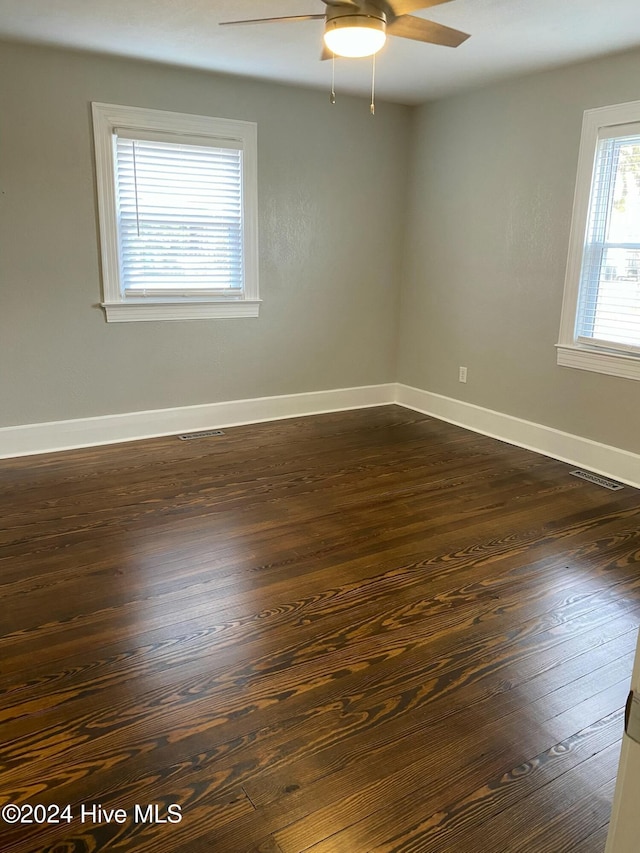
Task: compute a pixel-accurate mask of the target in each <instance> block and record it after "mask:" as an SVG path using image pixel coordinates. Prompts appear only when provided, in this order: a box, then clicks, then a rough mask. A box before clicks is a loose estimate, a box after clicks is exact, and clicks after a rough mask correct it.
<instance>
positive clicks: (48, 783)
mask: <svg viewBox="0 0 640 853" xmlns="http://www.w3.org/2000/svg"><path fill="white" fill-rule="evenodd" d="M570 470H571V469H570V466H567V465H564V464H562V463H560V462H555V461H553V460H550V459H547V458H545V457H543V456H538V455H536V454H534V453H530V452H527V451H525V450H520V449H518V448H515V447H511V446H509V445H506V444H502V443H500V442H497V441H494V440H492V439H489V438H484V437H482V436H477V435H474V434H472V433H469V432H466V431H464V430H462V429H459V428H457V427H454V426H450V425H447V424H444V423H441V422H439V421H436V420H432V419H429V418H427V417H423V416H422V415H418V414H415V413H412V412H409V411H407V410H404V409H402V408H399V407H394V406H386V407H381V408H376V409H369V410H363V411H355V412H345V413H340V414H331V415H322V416H318V417H313V418H301V419H295V420H288V421H281V422H277V423H272V424H261V425H254V426H247V427H237V428H234V429H229V430H227V432H226V434H225V435H224V436H222V437H219V438H211V439H201V440H197V441H192V442H181V441H179V440H177V438H163V439H155V440H151V441H145V442H138V443H131V444H123V445H114V446H111V447H103V448H97V449H91V450H79V451H72V452H67V453H61V454H50V455H46V456H38V457H30V458H24V459H17V460H9V461H4V462H1V463H0V512H1V516H2V519H3V524H2V531H1V533H0V537H1V538H0V595H1V608H2V609H1V611H0V620H1V631H0V633H1V634H2V638H1V639H0V726H1V728H0V731H1V738H0V741H1V747H0V749H1V755H0V806H4V805H6V804H10V803H12V804H16V805H18V806H21V807H23V808H22V810H21V816H22V817H29V815H30V813H31V812H30V810H29V808H24V806H27V807H28V806H35V805H36V804H41V805H43V806H45V807H46V808H45V809H44V810H42V809H36V810H35V811H33V815H32V819H34V820H35V821H36V822H34V823H23V824H15V825H11V824H10V823H8V822H7V821H4V822H2V821H1V820H0V838H1V841H0V851H2V853H93V851H102V850H110V851H136V853H160V852H161V853H204V851H213V853H301V851H307V850H310V851H312V853H428V851H434V853H436V851H437V853H454V851H455V853H477V851H479V850H481V851H483V853H506V851H508V853H515V852H516V851H529V853H531V851H533V853H570V851H581V853H602V850H603V848H604V841H605V837H606V827H607V822H608V820H609V812H610V805H611V798H612V792H613V785H614V779H615V774H616V769H617V760H618V752H619V747H620V738H621V734H622V708H623V705H624V701H625V698H626V695H627V691H628V687H629V679H630V674H631V666H632V657H633V652H634V649H635V645H636V636H637V628H638V625H639V623H640V571H639V555H640V524H639V521H640V493H639V492H637V491H635V490H633V489H631V488H628V487H627V488H625V489H624V490H622V491H619V492H612V491H607V490H606V489H603V488H600V487H598V486H595V485H592V484H590V483H587V482H583V481H581V480H578V479H576V478H574V477H571V476H569V471H570ZM67 804H69V805H70V806H71V808H70V810H69V811H68V812H67V813H66V814H63V815H60V816H58V817H59V818H60V817H62V820H61V821H60V822H59V823H51V824H41V823H39V822H38V821H40V820H42V818H43V816H44V817H47V818H52V817H53V818H55V817H56V814H57V813H56V810H55V808H52V807H53V806H54V805H58V806H60V807H61V808H64V807H65V806H66V805H67ZM154 804H155V805H157V806H158V811H157V814H158V818H159V819H165V820H166V819H167V816H169V817H170V818H171V820H175V819H176V817H177V810H173V809H169V806H171V804H178V805H179V806H180V808H181V816H182V820H181V822H179V823H177V822H167V823H160V822H158V823H155V822H151V819H152V817H153V815H154V814H155V812H154V811H153V810H151V811H147V806H148V805H154ZM83 805H84V808H85V812H84V818H85V820H84V823H83V822H82V814H83V813H82V807H83ZM98 805H100V806H101V808H102V811H101V812H99V813H98V811H97V810H96V811H91V809H92V808H93V807H94V806H95V807H96V809H97V806H98ZM136 806H139V807H141V808H139V809H138V810H136ZM117 809H123V810H125V811H124V812H122V813H117V812H116V813H114V810H117ZM12 814H13V812H11V810H10V811H9V812H8V813H7V812H5V815H6V816H7V817H8V818H9V819H10V818H11V816H12ZM69 818H70V822H68V820H67V819H69ZM120 818H122V822H118V820H119V819H120ZM136 818H137V820H136ZM142 818H145V820H142Z"/></svg>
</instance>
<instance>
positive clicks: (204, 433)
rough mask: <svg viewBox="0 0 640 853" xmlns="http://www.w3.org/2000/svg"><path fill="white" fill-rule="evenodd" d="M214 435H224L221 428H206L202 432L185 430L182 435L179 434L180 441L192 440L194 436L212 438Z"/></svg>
mask: <svg viewBox="0 0 640 853" xmlns="http://www.w3.org/2000/svg"><path fill="white" fill-rule="evenodd" d="M216 435H224V432H223V431H222V430H221V429H206V430H203V431H202V432H185V434H184V435H179V436H178V438H179V439H180V441H193V440H194V439H196V438H213V437H214V436H216Z"/></svg>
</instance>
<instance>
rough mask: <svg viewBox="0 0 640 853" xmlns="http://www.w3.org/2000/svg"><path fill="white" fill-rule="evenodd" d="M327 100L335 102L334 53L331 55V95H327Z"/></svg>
mask: <svg viewBox="0 0 640 853" xmlns="http://www.w3.org/2000/svg"><path fill="white" fill-rule="evenodd" d="M329 100H330V101H331V103H332V104H335V102H336V55H335V53H334V54H333V56H332V57H331V95H330V96H329Z"/></svg>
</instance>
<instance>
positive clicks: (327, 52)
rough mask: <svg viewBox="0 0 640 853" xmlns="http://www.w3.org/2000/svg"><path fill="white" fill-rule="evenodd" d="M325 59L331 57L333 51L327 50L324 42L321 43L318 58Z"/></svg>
mask: <svg viewBox="0 0 640 853" xmlns="http://www.w3.org/2000/svg"><path fill="white" fill-rule="evenodd" d="M325 59H333V52H332V51H330V50H329V48H328V47H327V46H326V44H323V45H322V53H321V54H320V60H321V61H322V62H324V60H325Z"/></svg>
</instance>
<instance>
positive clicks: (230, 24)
mask: <svg viewBox="0 0 640 853" xmlns="http://www.w3.org/2000/svg"><path fill="white" fill-rule="evenodd" d="M324 19H325V16H324V15H285V16H284V17H282V18H251V19H249V20H247V21H219V25H220V26H221V27H237V26H242V25H244V24H277V23H280V22H281V21H324Z"/></svg>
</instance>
